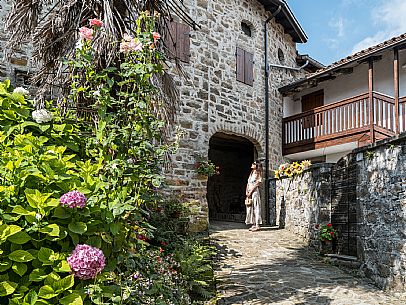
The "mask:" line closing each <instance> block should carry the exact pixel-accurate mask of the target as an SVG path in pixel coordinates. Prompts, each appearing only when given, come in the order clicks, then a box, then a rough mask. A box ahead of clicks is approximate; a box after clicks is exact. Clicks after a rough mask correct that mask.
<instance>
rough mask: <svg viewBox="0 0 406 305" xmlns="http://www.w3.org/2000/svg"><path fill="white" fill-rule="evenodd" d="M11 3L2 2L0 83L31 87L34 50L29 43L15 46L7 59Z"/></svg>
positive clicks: (1, 0) (0, 7)
mask: <svg viewBox="0 0 406 305" xmlns="http://www.w3.org/2000/svg"><path fill="white" fill-rule="evenodd" d="M10 2H11V1H9V0H0V81H3V80H5V79H10V81H11V83H12V84H13V85H16V86H24V87H25V88H27V89H32V88H31V87H30V86H29V75H30V73H31V72H32V70H33V67H34V64H33V62H32V52H31V51H32V48H31V47H30V44H29V43H27V42H26V43H22V44H21V45H19V46H13V48H14V49H15V51H14V53H13V55H12V56H11V57H10V58H6V57H5V48H6V47H7V39H8V33H7V29H6V28H5V20H6V17H7V14H8V12H9V10H10V8H11V4H10Z"/></svg>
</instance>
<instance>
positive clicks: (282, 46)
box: [0, 0, 320, 229]
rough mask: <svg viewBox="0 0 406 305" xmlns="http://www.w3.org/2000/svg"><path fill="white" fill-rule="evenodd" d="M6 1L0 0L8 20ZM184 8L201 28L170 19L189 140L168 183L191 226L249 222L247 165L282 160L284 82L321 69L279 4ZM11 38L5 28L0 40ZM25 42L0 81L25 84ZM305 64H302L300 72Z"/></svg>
mask: <svg viewBox="0 0 406 305" xmlns="http://www.w3.org/2000/svg"><path fill="white" fill-rule="evenodd" d="M9 3H10V1H9V0H0V6H1V10H0V18H1V19H2V21H4V17H5V16H6V14H7V12H8V11H9V8H10V4H9ZM183 5H184V7H183V9H184V10H185V13H186V14H188V15H189V16H190V18H191V19H193V20H194V22H195V24H196V26H195V27H189V26H188V25H186V24H185V23H183V22H181V21H180V22H177V21H179V20H176V18H175V20H174V21H173V22H172V23H171V24H170V33H171V37H172V39H171V41H172V42H173V45H171V43H169V49H170V50H169V51H170V52H169V53H171V57H173V58H177V60H179V61H180V62H182V67H183V72H184V75H183V76H181V75H178V74H177V73H176V72H175V71H176V69H173V71H172V73H173V75H174V77H175V80H176V83H177V85H178V88H179V93H180V106H179V111H178V116H177V119H176V120H177V122H176V124H177V125H178V126H179V128H180V130H181V131H182V132H183V134H184V136H183V137H182V139H181V141H180V147H179V150H178V152H177V154H176V155H175V156H174V158H173V161H174V162H173V167H172V169H171V171H170V172H169V173H167V175H168V184H169V185H170V186H171V187H172V189H174V190H175V191H176V192H179V193H181V194H182V195H183V196H184V200H185V201H189V202H192V203H194V205H195V206H196V209H195V210H199V212H198V213H197V216H196V217H197V219H198V220H199V221H197V223H200V225H198V227H197V228H195V229H203V228H204V227H205V226H207V220H208V214H209V211H210V217H211V218H212V219H228V220H239V221H241V220H242V219H243V218H244V213H245V206H244V198H245V184H246V181H247V178H248V174H249V171H250V164H251V163H252V161H253V160H255V159H261V160H262V162H263V164H264V167H265V169H266V165H265V163H266V160H268V161H269V162H267V164H268V168H269V169H272V168H274V167H275V166H276V165H277V164H279V163H280V162H281V161H282V142H281V140H282V129H281V120H282V113H283V106H282V102H283V99H282V95H281V93H280V92H279V91H278V88H279V87H280V86H281V85H282V84H285V83H286V82H287V81H288V80H295V79H297V78H299V77H300V76H303V73H305V71H311V70H312V69H313V70H314V69H317V68H318V67H320V66H319V65H318V63H317V62H314V61H310V62H309V61H308V60H307V61H306V57H303V56H301V57H300V56H298V54H297V50H296V43H305V42H306V40H307V37H306V35H305V33H304V31H303V30H302V28H301V26H300V24H299V23H298V21H297V20H296V18H295V17H294V15H293V13H292V12H291V10H290V8H289V7H288V5H287V3H286V2H285V1H283V0H243V1H236V0H215V1H207V0H185V1H183ZM2 23H3V22H2ZM3 24H4V23H3ZM265 28H266V30H265ZM6 40H7V32H6V29H4V26H2V27H1V30H0V41H2V42H5V41H6ZM4 45H5V43H2V44H1V46H0V51H3V50H2V49H1V48H3V47H4ZM21 48H22V49H21V50H18V51H17V52H15V54H14V55H13V57H12V58H11V59H10V60H8V61H6V59H5V58H0V59H1V61H0V79H4V78H9V79H11V81H12V82H13V83H14V84H18V85H21V84H23V85H25V86H28V83H27V80H28V76H29V74H30V72H31V70H32V65H31V64H30V59H31V53H30V48H28V47H26V46H25V45H24V46H21ZM2 53H3V52H0V54H2ZM0 56H1V55H0ZM266 56H267V59H265V57H266ZM307 59H308V58H307ZM265 60H267V64H266V62H265ZM304 61H306V69H303V70H302V69H298V67H299V66H300V65H303V62H304ZM272 64H273V65H279V66H285V67H288V68H287V69H285V68H281V67H275V66H273V67H272V68H270V69H267V71H268V72H269V73H268V76H267V77H266V76H265V75H266V73H265V72H266V71H265V70H266V69H265V66H266V65H272ZM185 75H186V76H185ZM266 78H267V79H266ZM266 83H267V84H268V88H266V86H265V84H266ZM266 92H268V94H266ZM266 97H267V98H266ZM266 104H268V107H267V108H266V107H265V105H266ZM266 109H268V113H266V111H265V110H266ZM266 117H268V120H266ZM266 121H267V122H268V126H266V124H265V122H266ZM267 130H268V131H267ZM267 136H268V139H267ZM267 147H268V149H267ZM266 151H267V152H268V153H266ZM202 160H211V161H212V162H213V163H214V164H216V165H217V166H219V167H220V174H219V175H215V176H212V177H209V178H207V177H202V176H199V175H198V174H197V172H196V163H197V162H199V161H202ZM264 189H265V188H264ZM264 192H265V190H264ZM263 195H264V196H263V199H264V198H265V195H266V194H263ZM263 201H264V209H263V218H267V215H268V213H266V212H265V211H266V210H268V208H267V207H266V206H265V200H263Z"/></svg>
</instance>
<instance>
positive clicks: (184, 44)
mask: <svg viewBox="0 0 406 305" xmlns="http://www.w3.org/2000/svg"><path fill="white" fill-rule="evenodd" d="M176 36H177V38H176V42H177V44H176V46H177V48H176V56H177V58H179V60H181V61H183V62H189V60H190V28H189V26H188V25H186V24H182V23H177V29H176Z"/></svg>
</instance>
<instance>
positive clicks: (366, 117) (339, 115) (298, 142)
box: [282, 92, 406, 155]
mask: <svg viewBox="0 0 406 305" xmlns="http://www.w3.org/2000/svg"><path fill="white" fill-rule="evenodd" d="M370 96H372V102H370V98H369V97H370ZM396 108H397V107H396V105H395V98H393V97H390V96H387V95H384V94H380V93H378V92H371V93H365V94H361V95H358V96H354V97H352V98H349V99H346V100H343V101H340V102H336V103H332V104H327V105H323V106H321V107H318V108H315V109H312V110H309V111H306V112H303V113H300V114H297V115H293V116H290V117H287V118H284V119H283V130H282V131H283V154H284V155H290V154H294V153H299V152H303V151H309V150H314V149H319V148H325V147H330V146H335V145H340V144H345V143H351V142H357V143H358V146H359V147H360V146H364V145H366V144H368V143H371V142H375V141H378V140H381V139H384V138H386V137H390V136H393V135H394V134H395V133H396V129H397V128H398V132H403V131H406V126H405V124H406V119H405V118H406V97H403V98H400V99H399V106H398V115H396V114H395V109H396ZM397 126H398V127H397Z"/></svg>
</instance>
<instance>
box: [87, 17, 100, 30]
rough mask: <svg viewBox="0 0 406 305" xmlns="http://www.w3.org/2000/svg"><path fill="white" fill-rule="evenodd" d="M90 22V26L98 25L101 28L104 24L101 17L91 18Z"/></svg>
mask: <svg viewBox="0 0 406 305" xmlns="http://www.w3.org/2000/svg"><path fill="white" fill-rule="evenodd" d="M89 24H90V26H97V27H99V28H101V27H102V26H103V21H101V20H99V19H96V18H94V19H89Z"/></svg>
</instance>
